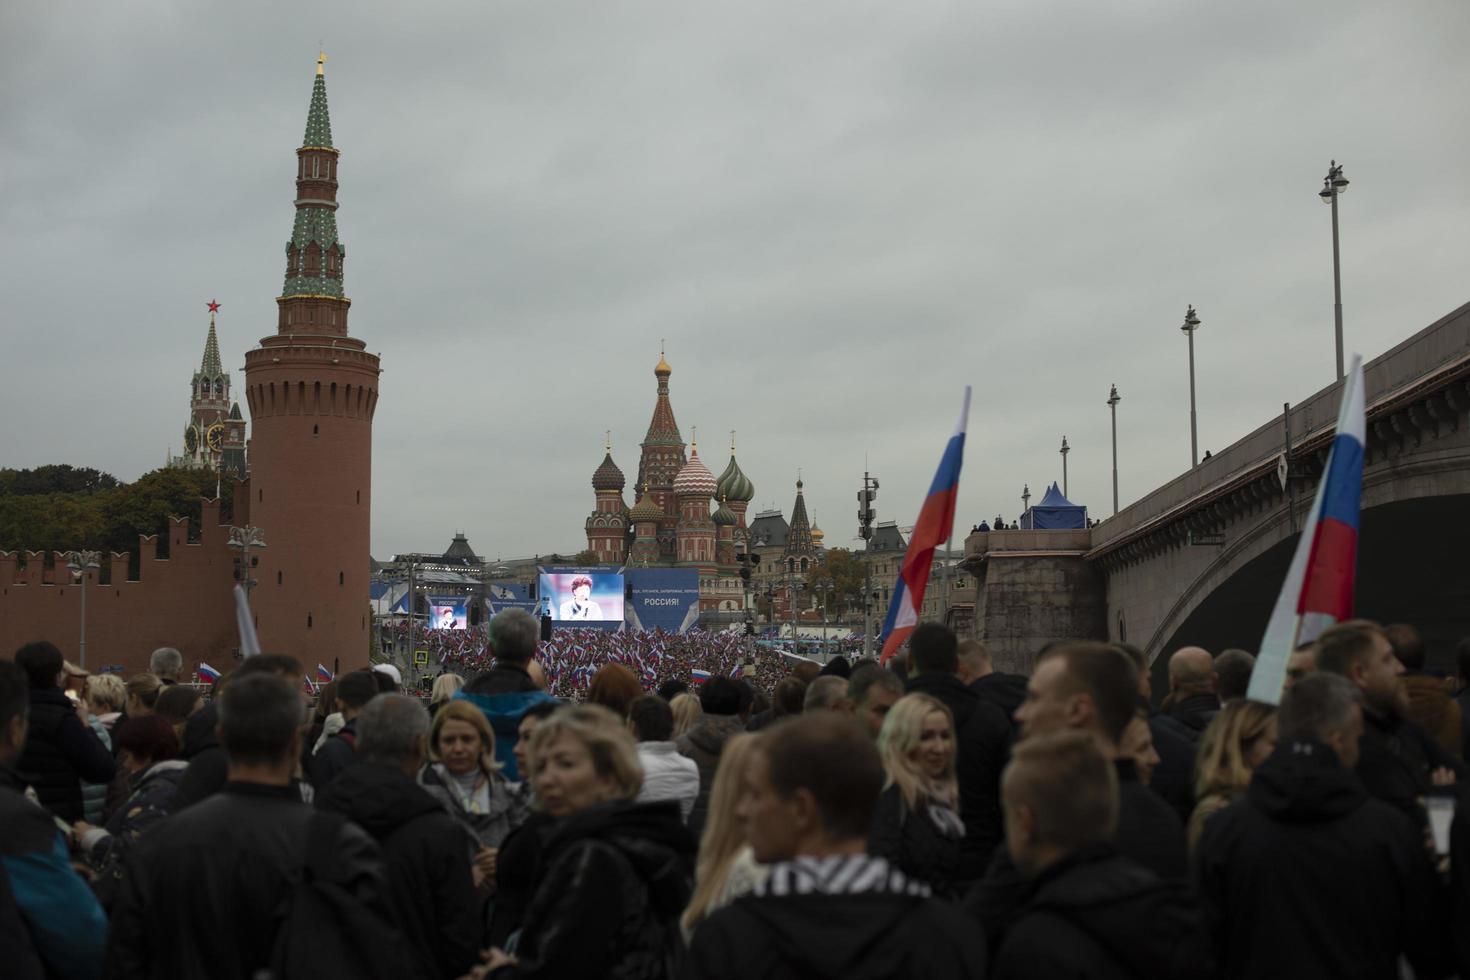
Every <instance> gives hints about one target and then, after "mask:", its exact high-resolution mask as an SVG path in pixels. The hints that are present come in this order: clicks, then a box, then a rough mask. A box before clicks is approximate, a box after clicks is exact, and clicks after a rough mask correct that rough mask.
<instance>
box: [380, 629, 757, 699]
mask: <svg viewBox="0 0 1470 980" xmlns="http://www.w3.org/2000/svg"><path fill="white" fill-rule="evenodd" d="M398 635H401V636H402V637H403V639H404V640H406V639H407V635H408V633H407V626H406V625H401V626H400V627H399V629H398ZM414 643H415V645H416V646H417V647H419V648H420V649H423V650H427V651H428V653H429V657H430V659H431V660H433V662H435V663H437V664H439V665H440V667H441V668H443V669H444V670H447V671H454V672H459V673H476V672H479V671H482V670H485V669H486V668H488V667H489V666H490V665H491V664H492V663H493V662H494V660H495V654H494V652H493V651H492V648H491V644H490V636H489V631H488V630H487V629H483V628H480V627H470V628H468V629H463V630H425V631H422V632H419V633H417V634H416V635H415V639H414ZM536 659H537V662H538V663H539V664H540V666H541V670H542V672H543V673H544V674H545V677H546V690H547V691H548V692H549V693H551V694H552V695H553V696H555V697H558V698H563V699H567V700H580V699H582V698H583V697H585V696H586V693H587V688H588V687H589V686H590V685H591V683H592V677H593V675H594V674H596V673H597V670H598V669H599V668H600V667H601V666H602V665H603V664H607V663H620V664H624V665H625V666H627V667H628V668H629V669H631V670H633V671H635V672H636V673H637V675H638V676H639V677H640V678H641V679H642V680H643V682H644V683H645V684H646V685H647V686H648V688H649V689H650V690H651V689H653V688H656V687H658V686H659V685H660V684H663V683H665V682H667V681H683V682H685V683H689V681H690V680H691V678H692V677H693V676H694V673H693V672H694V671H696V670H702V671H704V672H706V673H708V674H710V675H720V676H723V677H741V676H748V678H749V679H750V680H751V681H752V682H753V683H755V684H756V685H757V686H764V687H766V688H767V689H769V688H770V687H771V686H772V685H774V684H775V683H776V681H777V680H779V679H780V678H781V677H782V676H784V674H785V673H786V668H785V666H784V660H783V658H782V657H781V655H780V654H779V653H777V652H775V651H773V650H771V649H769V648H767V647H766V646H763V645H760V644H752V643H749V642H747V640H746V637H745V636H744V635H743V634H742V633H739V632H736V631H728V630H727V631H721V632H707V631H704V630H690V631H689V632H687V633H670V632H667V631H665V630H661V629H652V630H618V631H613V630H603V629H567V628H559V629H556V630H553V631H552V635H551V638H550V639H549V640H545V641H543V642H541V644H540V646H539V648H538V651H537V655H536Z"/></svg>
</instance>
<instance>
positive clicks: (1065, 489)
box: [1062, 436, 1072, 497]
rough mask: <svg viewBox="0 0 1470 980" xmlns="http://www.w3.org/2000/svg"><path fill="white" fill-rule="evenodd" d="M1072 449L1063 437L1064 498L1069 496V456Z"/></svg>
mask: <svg viewBox="0 0 1470 980" xmlns="http://www.w3.org/2000/svg"><path fill="white" fill-rule="evenodd" d="M1071 451H1072V447H1070V446H1068V445H1067V437H1066V436H1062V496H1063V497H1065V496H1067V454H1068V453H1070V452H1071Z"/></svg>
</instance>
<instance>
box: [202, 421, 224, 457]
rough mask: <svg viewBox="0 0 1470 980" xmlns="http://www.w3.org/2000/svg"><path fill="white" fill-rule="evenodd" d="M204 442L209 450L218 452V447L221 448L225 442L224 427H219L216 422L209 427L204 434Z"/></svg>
mask: <svg viewBox="0 0 1470 980" xmlns="http://www.w3.org/2000/svg"><path fill="white" fill-rule="evenodd" d="M204 441H205V442H206V443H207V444H208V445H209V448H210V449H211V450H212V451H214V452H219V451H220V447H221V446H223V445H224V442H225V427H224V426H223V425H220V424H219V423H218V422H216V423H215V424H214V425H211V426H210V427H209V430H208V431H207V432H205V433H204Z"/></svg>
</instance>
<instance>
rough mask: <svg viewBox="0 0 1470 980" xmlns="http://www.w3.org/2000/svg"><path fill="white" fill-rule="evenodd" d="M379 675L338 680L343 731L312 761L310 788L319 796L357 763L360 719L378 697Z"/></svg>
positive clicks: (367, 673)
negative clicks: (358, 722) (358, 721)
mask: <svg viewBox="0 0 1470 980" xmlns="http://www.w3.org/2000/svg"><path fill="white" fill-rule="evenodd" d="M378 693H379V691H378V675H377V673H376V672H374V671H371V670H354V671H353V672H352V673H350V674H345V675H343V676H342V677H340V678H338V679H337V710H338V711H340V712H342V722H343V724H342V730H341V731H339V732H337V733H336V734H335V735H333V736H332V737H331V738H329V739H327V740H326V741H325V742H323V743H322V747H321V748H319V749H317V750H316V755H313V756H312V757H311V772H310V773H309V775H310V776H311V785H312V788H313V789H314V790H316V791H317V792H318V793H320V792H322V790H324V789H326V788H327V787H328V786H330V785H331V783H332V780H334V779H336V778H337V776H338V774H339V773H341V772H342V770H344V769H346V768H347V767H348V766H350V765H352V763H353V762H354V761H356V759H357V716H358V714H360V713H361V712H362V709H363V708H366V707H367V705H368V702H369V701H371V700H372V699H373V698H375V697H377V696H378Z"/></svg>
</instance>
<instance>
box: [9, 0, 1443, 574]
mask: <svg viewBox="0 0 1470 980" xmlns="http://www.w3.org/2000/svg"><path fill="white" fill-rule="evenodd" d="M319 41H321V42H322V43H324V44H325V47H326V50H327V52H328V54H329V55H330V61H329V62H328V65H327V90H328V98H329V102H330V105H331V115H332V133H333V136H334V141H335V143H336V145H337V147H338V148H339V149H340V150H341V151H342V167H341V188H340V200H341V202H342V207H341V210H340V211H339V212H338V222H339V228H340V231H341V235H342V238H343V241H344V242H345V243H346V246H347V249H348V252H349V254H350V261H349V262H348V263H347V280H346V286H347V293H348V295H350V296H351V297H352V300H353V306H352V320H351V325H352V332H353V334H354V335H355V336H358V337H360V338H362V339H364V340H365V341H366V342H367V344H368V349H369V350H376V351H380V352H381V354H382V359H383V368H384V372H383V375H382V379H381V392H382V395H381V401H380V403H379V407H378V413H377V419H376V423H375V435H374V447H373V457H374V458H373V479H374V500H373V542H372V547H373V553H374V554H375V555H378V556H380V557H382V556H386V555H387V554H389V553H392V552H395V551H406V550H410V549H412V550H438V549H440V548H443V547H444V546H445V545H447V544H448V542H449V539H450V537H451V535H452V534H453V533H454V531H456V530H460V529H463V530H465V531H466V532H467V533H468V535H469V538H470V542H471V543H472V544H473V545H474V546H475V548H476V549H477V550H478V551H479V552H480V553H482V554H484V555H487V556H488V557H491V558H494V557H505V558H509V557H513V556H523V555H530V554H533V553H547V552H550V551H562V552H575V551H577V550H579V549H581V548H582V547H584V546H585V540H586V539H585V535H584V533H583V530H582V527H583V521H584V520H585V518H586V516H587V513H588V512H589V511H590V510H591V508H592V503H593V496H592V491H591V488H590V485H589V482H588V481H589V479H590V477H591V475H592V471H593V470H594V469H595V468H596V467H597V465H598V463H599V462H600V461H601V458H602V444H603V430H604V429H612V430H613V442H614V447H613V454H614V458H615V459H616V460H617V462H618V463H619V464H620V465H621V466H622V467H623V469H624V471H625V472H626V473H627V474H628V478H629V484H630V491H631V483H632V480H633V477H634V474H635V473H636V470H637V442H638V441H639V440H640V439H641V437H642V435H643V433H644V431H645V430H646V428H647V425H648V421H649V417H650V415H651V413H652V410H653V396H654V378H653V373H652V369H653V366H654V363H655V362H656V361H657V360H658V355H659V342H660V339H661V338H666V339H667V351H668V360H669V362H670V364H671V365H672V366H673V378H672V382H671V389H672V396H673V405H674V410H675V414H676V417H677V418H678V421H679V424H680V426H681V428H682V430H683V433H684V436H685V438H686V440H687V439H688V438H689V436H690V434H691V427H692V426H698V429H699V436H700V449H701V455H703V456H704V457H705V458H706V460H707V462H708V465H709V466H710V468H711V469H712V470H713V471H714V472H715V473H716V474H717V475H718V473H719V472H720V470H721V469H722V468H723V467H724V465H725V462H726V459H727V457H728V452H727V451H728V438H729V437H728V433H729V430H731V429H737V430H738V431H739V458H740V461H741V465H742V466H743V468H744V469H745V471H746V473H747V475H749V476H750V478H751V479H752V480H753V481H754V483H755V486H756V492H757V497H756V500H755V502H754V503H753V504H752V510H755V509H758V508H761V507H766V506H771V505H774V506H778V507H780V508H782V509H783V510H784V511H786V512H787V513H789V511H790V505H791V500H792V497H793V495H794V484H795V480H796V476H797V470H798V468H801V471H802V473H803V475H804V477H805V480H806V487H807V498H808V505H809V507H811V508H812V509H814V510H815V512H816V516H817V520H818V522H819V523H820V524H821V525H822V527H823V529H824V530H825V531H826V532H827V542H828V545H829V546H840V545H846V544H850V543H851V541H852V539H853V536H854V535H855V533H856V529H855V520H854V517H855V514H854V512H855V505H856V500H855V496H854V494H855V492H856V490H857V488H858V484H859V480H860V479H861V476H862V472H863V466H864V460H865V459H866V460H867V461H868V463H869V465H870V468H871V470H872V472H873V473H874V474H875V475H876V476H878V477H879V478H880V479H881V481H882V491H881V492H880V496H879V500H878V511H879V517H880V519H891V520H898V521H899V522H900V523H901V524H910V523H912V522H913V520H914V517H915V515H916V513H917V510H918V506H919V503H920V501H921V498H922V496H923V494H924V492H925V489H926V488H927V485H928V481H929V480H930V478H931V476H932V473H933V469H934V466H935V464H936V463H937V461H938V456H939V452H940V449H941V448H942V445H943V443H944V440H945V439H946V437H947V436H948V434H949V432H950V430H951V428H952V426H953V424H954V419H955V416H956V414H957V412H958V410H959V405H960V394H961V388H962V386H963V385H964V384H966V383H968V384H972V385H974V387H975V397H974V405H973V409H972V414H971V417H970V425H969V431H970V438H969V443H968V451H967V454H966V455H967V458H966V460H965V470H964V474H963V476H962V481H961V488H960V492H961V502H960V510H959V516H958V519H957V522H958V523H959V524H960V525H961V528H960V531H961V534H960V535H959V536H961V537H962V536H963V531H964V529H967V528H968V527H969V525H970V524H971V523H974V522H977V521H979V520H980V519H982V518H987V519H993V518H994V517H995V515H996V513H997V512H1000V513H1002V514H1003V515H1004V516H1005V517H1006V519H1007V520H1013V519H1015V517H1016V515H1017V513H1018V511H1019V509H1020V499H1019V497H1020V492H1021V487H1022V484H1023V483H1028V482H1029V483H1030V485H1031V487H1032V490H1033V492H1039V488H1040V487H1041V486H1042V485H1043V484H1045V483H1048V482H1050V481H1051V480H1053V479H1059V478H1060V476H1061V465H1060V458H1059V456H1058V454H1057V451H1056V450H1057V448H1058V446H1059V444H1060V441H1061V437H1062V436H1063V434H1065V435H1066V436H1067V438H1068V441H1069V442H1070V444H1071V446H1072V449H1073V451H1072V453H1071V457H1070V461H1069V470H1070V476H1071V491H1072V497H1073V499H1074V500H1076V501H1077V502H1080V503H1084V504H1087V505H1089V506H1090V507H1091V508H1092V512H1093V514H1094V515H1095V516H1104V515H1106V514H1107V513H1109V512H1110V510H1111V506H1110V473H1109V465H1110V464H1109V430H1108V409H1107V405H1106V404H1105V401H1106V398H1107V394H1108V386H1109V384H1110V383H1116V384H1117V385H1118V389H1119V392H1120V393H1121V395H1122V398H1123V401H1122V403H1121V405H1120V406H1119V413H1118V428H1119V444H1120V445H1119V455H1120V458H1121V472H1122V477H1121V484H1122V496H1123V499H1124V503H1125V505H1126V503H1127V502H1128V501H1129V500H1132V499H1135V498H1137V497H1139V496H1142V495H1143V494H1145V493H1147V492H1148V491H1149V490H1150V489H1152V488H1154V487H1156V486H1158V485H1160V484H1162V483H1164V482H1166V481H1167V480H1169V479H1172V478H1173V477H1175V476H1177V475H1178V474H1179V473H1180V472H1182V471H1183V470H1184V469H1186V468H1187V467H1188V463H1189V415H1188V397H1189V396H1188V379H1187V360H1186V349H1185V339H1184V336H1183V335H1182V334H1181V333H1180V331H1179V329H1178V327H1179V324H1180V322H1181V320H1182V318H1183V314H1184V310H1185V306H1186V305H1187V304H1189V303H1193V304H1195V305H1196V306H1197V308H1198V310H1199V316H1200V318H1201V320H1202V321H1203V326H1202V327H1201V328H1200V330H1199V333H1198V334H1197V335H1196V348H1197V351H1196V356H1197V370H1198V390H1199V425H1200V443H1201V450H1202V451H1203V449H1205V448H1212V449H1219V448H1221V447H1223V446H1225V445H1227V444H1229V443H1230V442H1233V441H1234V440H1235V439H1237V438H1239V437H1241V436H1243V435H1245V434H1246V433H1247V432H1249V431H1250V430H1252V429H1253V428H1255V427H1256V426H1258V425H1260V424H1262V423H1264V422H1265V421H1267V420H1268V419H1269V418H1270V417H1271V416H1272V415H1273V414H1275V413H1276V412H1278V411H1279V410H1280V406H1281V403H1282V402H1283V401H1291V402H1297V401H1300V400H1303V399H1304V398H1306V397H1307V396H1308V395H1310V394H1312V393H1313V392H1315V391H1316V390H1318V389H1319V388H1321V387H1322V386H1323V385H1325V384H1327V383H1328V382H1330V381H1331V380H1332V376H1333V347H1332V278H1331V273H1332V267H1331V237H1330V222H1329V212H1328V209H1327V208H1326V207H1324V206H1323V204H1322V203H1321V202H1320V201H1319V200H1318V198H1317V194H1316V192H1317V190H1318V189H1319V188H1320V186H1321V180H1322V177H1323V175H1324V173H1325V172H1326V169H1327V165H1328V161H1329V159H1330V158H1333V157H1335V158H1337V159H1338V160H1339V161H1342V162H1344V164H1345V172H1346V176H1347V177H1348V178H1349V179H1350V180H1351V181H1352V185H1351V187H1350V188H1349V191H1348V193H1347V194H1346V195H1345V196H1344V197H1343V199H1342V204H1341V209H1342V261H1343V294H1344V296H1343V301H1344V307H1345V321H1346V334H1347V343H1348V349H1349V350H1350V351H1361V352H1362V353H1363V354H1364V355H1365V356H1366V357H1370V358H1371V357H1374V356H1376V355H1378V354H1380V353H1382V352H1383V351H1385V350H1386V349H1388V348H1389V347H1391V346H1393V345H1394V344H1395V343H1397V342H1399V341H1400V340H1402V339H1404V338H1405V337H1407V336H1409V335H1410V334H1412V333H1413V332H1415V331H1417V330H1419V329H1420V328H1422V327H1424V326H1425V325H1427V324H1429V323H1431V322H1432V321H1434V320H1435V319H1437V318H1438V317H1440V316H1442V315H1444V314H1445V313H1447V312H1449V311H1450V310H1452V309H1454V308H1455V307H1457V306H1458V305H1460V304H1461V303H1463V302H1465V301H1466V300H1467V299H1470V290H1467V288H1466V285H1465V284H1466V270H1467V268H1470V235H1467V234H1466V226H1467V219H1470V181H1467V180H1466V171H1465V166H1466V160H1467V159H1470V127H1467V126H1466V125H1465V113H1464V107H1465V105H1466V99H1467V81H1470V59H1467V58H1466V56H1465V52H1466V50H1467V48H1470V5H1467V4H1466V3H1464V2H1463V0H1441V2H1435V0H1419V2H1415V3H1413V4H1388V3H1382V2H1347V0H1323V2H1319V0H1310V2H1308V0H1295V2H1291V3H1281V2H1279V0H1269V2H1261V0H1229V2H1209V3H1205V2H1181V0H1136V2H1069V3H1055V2H1045V0H1007V2H975V0H971V2H952V3H941V2H921V0H908V2H905V3H891V2H885V3H870V2H857V0H831V2H825V0H823V2H817V0H799V2H796V3H792V2H790V0H784V2H765V0H741V2H739V3H725V4H712V3H700V2H693V3H674V2H662V3H654V2H616V0H596V2H593V0H585V2H551V3H548V2H545V0H524V2H514V3H510V2H483V0H476V2H464V3H423V4H404V3H372V2H362V0H355V2H350V3H347V2H343V3H311V4H301V3H267V2H256V3H232V4H225V3H197V2H189V3H182V2H181V3H163V2H136V3H127V4H103V3H85V4H83V3H70V2H50V3H26V4H22V3H9V4H5V5H4V7H3V10H0V304H3V305H0V310H3V324H0V329H3V348H0V350H3V354H0V357H3V364H4V366H5V367H4V374H3V384H0V419H3V425H0V465H6V466H34V465H38V464H42V463H50V462H67V463H72V464H76V465H89V466H96V467H100V468H102V469H104V470H107V471H109V472H112V473H114V474H115V475H117V476H118V477H120V478H123V479H133V478H135V477H137V476H138V475H139V474H140V473H142V472H145V471H147V470H149V469H152V468H154V467H156V466H158V465H159V464H160V463H161V462H162V461H163V459H164V454H165V452H166V450H168V449H169V447H173V449H174V450H175V451H176V452H177V451H178V449H179V445H180V442H181V441H182V440H181V435H182V430H183V427H184V424H185V422H186V419H187V410H188V395H189V378H190V374H191V372H192V371H193V370H194V369H195V368H196V367H197V366H198V363H199V359H200V355H201V352H202V349H203V344H204V337H205V332H206V329H207V325H208V317H207V314H206V311H205V302H206V301H207V300H209V299H211V298H218V299H219V301H220V302H221V304H222V308H221V311H220V317H219V331H220V345H221V349H222V351H223V352H224V356H225V362H226V365H227V367H228V368H229V369H230V370H231V371H232V372H233V381H234V385H235V388H236V391H237V392H240V391H242V390H243V380H244V379H243V364H244V353H245V351H246V350H247V349H249V348H250V347H251V346H253V345H254V344H255V343H256V342H257V341H258V339H259V338H260V337H262V336H264V335H266V334H268V333H271V332H273V331H274V329H275V315H276V311H275V303H274V297H275V296H277V295H278V294H279V292H280V289H281V275H282V271H283V266H284V262H283V260H282V254H283V249H284V244H285V242H286V239H287V237H288V235H289V233H290V229H291V220H292V213H293V212H292V205H291V201H292V198H293V196H294V186H293V178H294V175H295V156H294V150H295V148H296V147H297V146H299V145H300V143H301V137H302V131H303V128H304V123H305V119H306V111H307V105H308V101H309V97H310V91H311V82H312V75H313V71H314V62H315V56H316V51H317V45H318V42H319ZM242 401H243V399H242ZM631 502H632V501H631V493H630V496H629V503H631ZM267 533H268V529H267Z"/></svg>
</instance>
